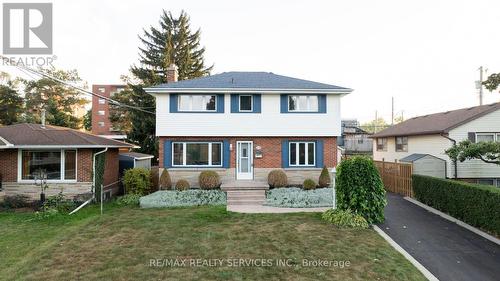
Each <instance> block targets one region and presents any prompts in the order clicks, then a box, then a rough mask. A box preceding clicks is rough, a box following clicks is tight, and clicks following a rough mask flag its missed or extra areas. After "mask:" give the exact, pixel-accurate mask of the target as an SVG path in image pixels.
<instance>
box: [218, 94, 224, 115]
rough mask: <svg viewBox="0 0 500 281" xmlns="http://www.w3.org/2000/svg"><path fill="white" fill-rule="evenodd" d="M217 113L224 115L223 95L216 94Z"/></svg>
mask: <svg viewBox="0 0 500 281" xmlns="http://www.w3.org/2000/svg"><path fill="white" fill-rule="evenodd" d="M216 99H217V113H224V94H217V97H216Z"/></svg>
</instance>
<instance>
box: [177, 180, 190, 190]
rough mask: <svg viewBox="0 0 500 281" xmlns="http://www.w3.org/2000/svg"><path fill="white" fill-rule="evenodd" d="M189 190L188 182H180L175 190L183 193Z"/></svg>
mask: <svg viewBox="0 0 500 281" xmlns="http://www.w3.org/2000/svg"><path fill="white" fill-rule="evenodd" d="M188 189H189V182H188V181H187V180H178V181H177V183H176V184H175V190H179V191H183V190H188Z"/></svg>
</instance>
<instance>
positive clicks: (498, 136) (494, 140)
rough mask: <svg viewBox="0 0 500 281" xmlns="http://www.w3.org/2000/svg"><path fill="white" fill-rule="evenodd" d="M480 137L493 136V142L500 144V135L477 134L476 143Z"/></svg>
mask: <svg viewBox="0 0 500 281" xmlns="http://www.w3.org/2000/svg"><path fill="white" fill-rule="evenodd" d="M478 136H493V142H500V133H476V142H478V141H477V137H478Z"/></svg>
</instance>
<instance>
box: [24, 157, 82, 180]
mask: <svg viewBox="0 0 500 281" xmlns="http://www.w3.org/2000/svg"><path fill="white" fill-rule="evenodd" d="M20 161H21V179H22V180H34V179H37V178H40V177H41V176H43V177H46V179H47V180H76V150H23V151H21V160H20Z"/></svg>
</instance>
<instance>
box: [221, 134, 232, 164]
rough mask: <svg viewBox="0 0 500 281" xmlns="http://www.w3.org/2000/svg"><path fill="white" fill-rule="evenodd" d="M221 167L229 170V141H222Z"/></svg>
mask: <svg viewBox="0 0 500 281" xmlns="http://www.w3.org/2000/svg"><path fill="white" fill-rule="evenodd" d="M222 159H223V160H222V167H223V168H229V166H230V165H229V164H230V161H231V150H230V144H229V140H223V141H222Z"/></svg>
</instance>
